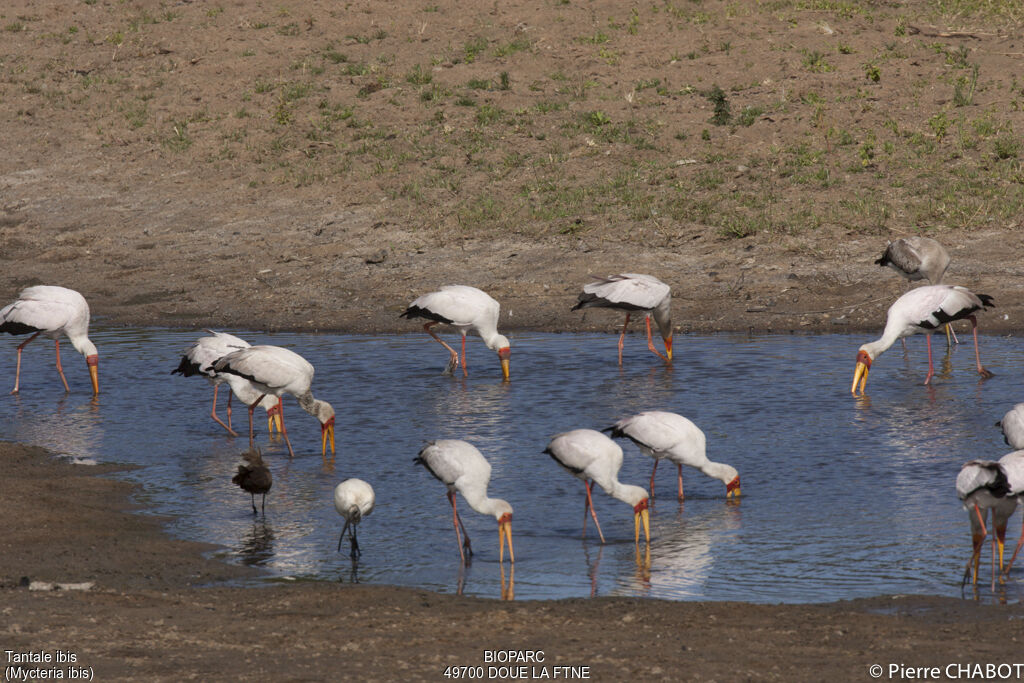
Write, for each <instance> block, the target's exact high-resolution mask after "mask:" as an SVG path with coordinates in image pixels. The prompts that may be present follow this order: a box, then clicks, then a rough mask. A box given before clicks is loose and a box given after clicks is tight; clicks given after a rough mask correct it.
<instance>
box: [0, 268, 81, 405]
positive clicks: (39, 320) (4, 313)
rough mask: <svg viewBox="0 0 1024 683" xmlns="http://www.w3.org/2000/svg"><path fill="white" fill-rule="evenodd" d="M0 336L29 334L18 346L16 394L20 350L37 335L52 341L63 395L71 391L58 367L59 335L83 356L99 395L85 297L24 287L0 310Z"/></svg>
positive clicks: (17, 379) (67, 291)
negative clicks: (16, 296)
mask: <svg viewBox="0 0 1024 683" xmlns="http://www.w3.org/2000/svg"><path fill="white" fill-rule="evenodd" d="M0 332H7V333H8V334H14V335H18V334H31V335H32V336H31V337H29V338H28V339H26V340H25V341H23V342H22V343H21V344H19V345H18V363H17V368H16V369H15V371H14V389H13V390H12V391H11V393H12V394H16V393H18V385H19V382H20V380H21V350H22V349H23V348H25V346H26V345H27V344H28V343H29V342H30V341H32V340H33V339H35V338H36V337H38V336H39V335H40V334H42V335H45V336H47V337H50V338H51V339H53V343H54V348H55V349H56V353H57V372H58V373H60V381H61V382H63V383H64V391H66V392H67V391H71V389H70V388H69V387H68V380H67V378H66V377H64V368H63V367H61V364H60V339H59V337H60V335H62V334H63V335H66V336H67V338H68V340H69V341H70V342H71V345H72V346H74V347H75V350H76V351H78V352H79V353H80V354H82V355H83V356H85V363H86V365H87V366H88V367H89V379H90V380H91V381H92V393H93V395H94V396H95V395H96V394H98V393H99V392H100V383H99V355H98V354H97V352H96V345H95V344H93V343H92V342H91V341H89V304H88V303H86V301H85V297H84V296H82V295H81V294H79V293H78V292H76V291H75V290H73V289H68V288H66V287H56V286H53V285H37V286H35V287H26V288H25V289H23V290H21V293H20V294H18V300H17V301H15V302H14V303H11V304H8V305H7V306H4V307H3V309H2V310H0Z"/></svg>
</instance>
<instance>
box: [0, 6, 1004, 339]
mask: <svg viewBox="0 0 1024 683" xmlns="http://www.w3.org/2000/svg"><path fill="white" fill-rule="evenodd" d="M1022 15H1024V11H1022V10H1021V9H1020V7H1019V5H1018V4H1017V3H1016V2H1011V1H1008V0H1007V1H1005V2H1000V1H997V0H991V1H986V2H981V1H980V0H977V1H971V0H932V1H929V2H924V1H913V2H845V1H841V0H840V1H836V2H808V1H806V0H775V1H774V2H761V3H730V2H714V1H711V0H708V1H706V2H693V1H692V0H680V1H679V2H675V3H673V2H641V3H633V4H628V5H624V4H622V3H618V2H610V1H605V2H602V1H588V2H577V1H575V0H552V1H551V2H545V3H540V4H538V3H528V2H518V1H516V0H512V1H510V2H502V3H498V2H495V3H493V4H490V3H473V4H471V5H470V6H468V7H467V6H466V3H458V2H451V1H444V0H438V2H436V3H433V4H425V3H387V4H381V3H374V2H366V1H362V2H360V1H356V2H348V3H345V4H343V5H339V4H337V3H335V2H318V1H317V0H296V1H293V2H283V3H261V2H240V1H235V2H224V3H215V2H178V3H166V2H147V1H143V2H120V1H114V0H83V1H82V2H73V3H58V2H38V1H36V0H10V2H6V3H4V6H3V7H2V8H0V36H2V38H3V39H2V40H0V113H2V115H3V120H4V143H3V155H0V193H2V194H0V265H2V267H0V291H2V292H4V295H3V297H4V298H10V297H12V296H14V295H15V294H16V293H17V291H18V290H19V289H20V288H21V287H23V286H25V285H28V284H33V283H42V282H45V283H52V284H62V285H65V286H69V287H73V288H76V289H79V290H81V291H82V292H84V293H85V294H86V297H87V298H88V299H89V301H90V302H91V303H92V307H93V312H94V315H98V316H105V317H106V318H108V319H110V320H113V321H116V322H125V323H147V324H158V325H175V326H216V327H218V328H225V327H246V328H256V329H259V328H304V329H333V330H351V331H358V332H375V331H401V330H411V329H416V325H415V324H412V323H408V322H406V321H404V320H403V321H399V320H398V319H397V314H398V313H399V312H401V311H402V310H403V307H404V306H405V305H406V304H407V303H408V302H409V301H410V300H411V299H412V298H414V297H415V296H417V295H418V294H420V293H422V292H424V291H429V290H430V289H432V288H435V287H437V286H438V285H440V284H445V283H463V284H471V285H475V286H478V287H480V288H482V289H485V290H487V291H489V292H490V293H491V294H492V295H494V296H495V297H496V298H497V299H498V300H499V301H501V302H502V304H503V309H502V326H503V327H505V328H509V329H515V328H530V329H543V330H576V329H611V328H612V327H614V325H616V324H618V322H619V320H618V316H612V315H610V314H607V313H602V312H588V313H586V314H585V315H584V314H580V313H576V314H569V313H568V308H569V307H570V306H571V305H572V303H573V302H574V300H575V296H576V293H577V292H578V291H579V288H580V286H581V284H582V283H583V282H585V281H586V280H587V279H588V275H589V274H591V273H596V274H608V273H614V272H649V273H652V274H655V275H657V276H659V277H661V278H662V279H664V280H665V281H666V282H668V283H669V284H671V285H672V286H673V287H674V302H675V305H674V323H675V327H676V328H677V329H678V330H679V331H682V332H688V331H713V330H744V331H746V330H748V329H753V330H774V331H788V330H801V329H802V330H816V331H832V330H852V329H857V330H876V329H879V328H880V327H881V326H882V324H883V321H884V311H885V308H886V307H887V305H888V304H889V302H890V301H892V300H893V299H894V298H895V297H896V296H897V295H898V294H900V293H902V292H903V291H904V284H903V281H902V280H900V279H899V278H898V276H896V275H895V274H894V273H892V272H891V271H888V270H882V269H880V268H878V267H876V266H874V265H873V264H872V261H873V260H874V259H875V258H877V257H878V256H879V255H880V254H881V252H882V250H883V249H884V248H885V244H886V240H887V239H889V238H893V237H896V236H900V235H906V234H927V235H932V236H934V237H937V238H938V239H939V240H940V241H942V242H944V243H946V244H947V245H948V247H949V248H950V251H951V253H952V255H953V264H952V266H951V268H950V271H949V274H948V276H947V281H952V282H956V283H960V284H965V285H967V286H970V287H972V288H975V289H977V290H978V291H981V292H984V293H988V294H991V295H992V296H994V297H995V300H996V303H997V306H998V307H999V308H998V310H997V313H996V314H990V315H987V316H985V318H984V320H983V323H982V325H983V329H988V330H1007V329H1019V328H1020V327H1021V322H1020V321H1021V312H1022V305H1024V296H1022V294H1021V289H1022V286H1024V279H1022V277H1021V275H1022V271H1021V267H1020V255H1021V254H1022V252H1024V235H1021V234H1020V230H1019V228H1020V226H1021V225H1022V224H1024V208H1022V207H1024V173H1022V170H1021V160H1022V158H1024V146H1022V142H1021V138H1020V137H1019V136H1020V135H1021V133H1022V132H1024V112H1022V111H1021V102H1024V77H1020V78H1019V66H1020V63H1021V55H1022V53H1024V39H1021V37H1020V36H1021V33H1020V28H1021V25H1022V24H1021V22H1022V20H1024V16H1022ZM716 89H717V92H718V93H720V95H718V96H716V94H715V93H716ZM1004 316H1005V317H1004Z"/></svg>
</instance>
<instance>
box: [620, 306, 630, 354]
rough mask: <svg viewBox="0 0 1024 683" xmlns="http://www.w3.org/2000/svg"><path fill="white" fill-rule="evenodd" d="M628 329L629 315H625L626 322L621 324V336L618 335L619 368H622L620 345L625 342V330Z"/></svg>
mask: <svg viewBox="0 0 1024 683" xmlns="http://www.w3.org/2000/svg"><path fill="white" fill-rule="evenodd" d="M627 327H629V313H627V314H626V320H625V322H623V323H622V334H620V335H619V366H620V367H621V366H622V345H623V344H624V343H625V341H626V328H627Z"/></svg>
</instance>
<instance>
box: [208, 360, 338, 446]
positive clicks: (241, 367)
mask: <svg viewBox="0 0 1024 683" xmlns="http://www.w3.org/2000/svg"><path fill="white" fill-rule="evenodd" d="M213 369H214V370H215V371H216V372H218V373H222V374H224V373H226V374H232V375H238V376H239V377H241V378H243V379H247V380H249V381H250V382H252V384H253V386H254V387H255V388H256V389H257V390H258V391H259V392H260V395H259V396H258V397H257V400H255V401H253V402H252V403H250V404H249V445H250V448H251V447H252V444H253V435H252V411H253V410H254V409H255V408H256V403H257V402H258V400H259V399H262V398H263V396H265V395H267V394H270V395H273V396H276V397H277V398H278V399H280V398H281V397H282V396H283V395H284V394H291V395H293V396H294V397H295V398H297V399H298V400H299V407H300V408H302V409H303V410H305V411H306V412H307V413H309V414H310V415H312V416H313V417H315V418H316V419H317V420H319V421H320V444H321V455H322V456H323V457H324V458H326V457H327V444H328V442H330V444H331V455H333V454H334V408H332V407H331V404H330V403H328V402H327V401H321V400H319V399H317V398H314V396H313V392H312V390H311V387H312V385H313V366H312V365H311V364H310V362H309V361H307V360H306V359H305V358H303V357H302V356H300V355H299V354H297V353H295V352H294V351H291V350H289V349H286V348H282V347H280V346H250V347H248V348H245V349H238V350H237V351H232V352H231V353H229V354H227V355H226V356H223V357H222V358H220V359H218V360H217V361H216V362H215V363H214V364H213ZM278 410H279V411H280V412H279V413H278V415H279V416H280V418H281V433H282V434H284V440H285V443H286V444H288V455H290V456H291V457H295V451H294V450H292V443H291V441H290V440H289V439H288V427H287V426H285V423H284V403H283V402H282V403H279V404H278Z"/></svg>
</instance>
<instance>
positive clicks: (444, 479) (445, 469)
mask: <svg viewBox="0 0 1024 683" xmlns="http://www.w3.org/2000/svg"><path fill="white" fill-rule="evenodd" d="M413 462H415V463H416V464H417V465H423V466H424V467H425V468H427V471H428V472H430V473H431V474H432V475H434V477H435V478H436V479H437V480H438V481H440V482H441V483H442V484H444V485H445V486H446V487H448V502H449V503H451V506H452V524H454V526H455V538H456V539H457V540H458V543H459V557H461V558H462V563H463V564H466V562H467V561H468V559H469V558H470V557H472V556H473V548H472V546H471V545H470V542H469V533H467V532H466V525H465V524H463V523H462V518H461V517H460V516H459V511H458V509H457V508H456V504H455V492H456V491H458V492H459V493H461V494H462V497H463V498H465V499H466V502H467V503H469V506H470V507H471V508H473V509H474V510H476V511H477V512H479V513H480V514H482V515H493V516H494V518H495V519H497V520H498V543H499V549H498V561H499V562H504V561H505V541H506V540H508V557H509V562H512V563H514V562H515V561H516V557H515V555H514V554H513V552H512V506H511V505H509V504H508V502H507V501H504V500H502V499H501V498H490V497H488V495H487V486H488V484H489V483H490V481H491V464H490V463H489V462H487V459H486V458H484V456H483V454H482V453H481V452H480V451H479V450H477V448H476V446H474V445H473V444H471V443H469V442H467V441H462V440H459V439H438V440H437V441H431V442H429V443H427V445H426V446H424V447H423V448H422V449H421V450H420V452H419V454H418V455H417V456H416V458H415V460H413ZM460 529H461V530H462V535H461V536H460V535H459V530H460ZM463 537H464V540H463Z"/></svg>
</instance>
